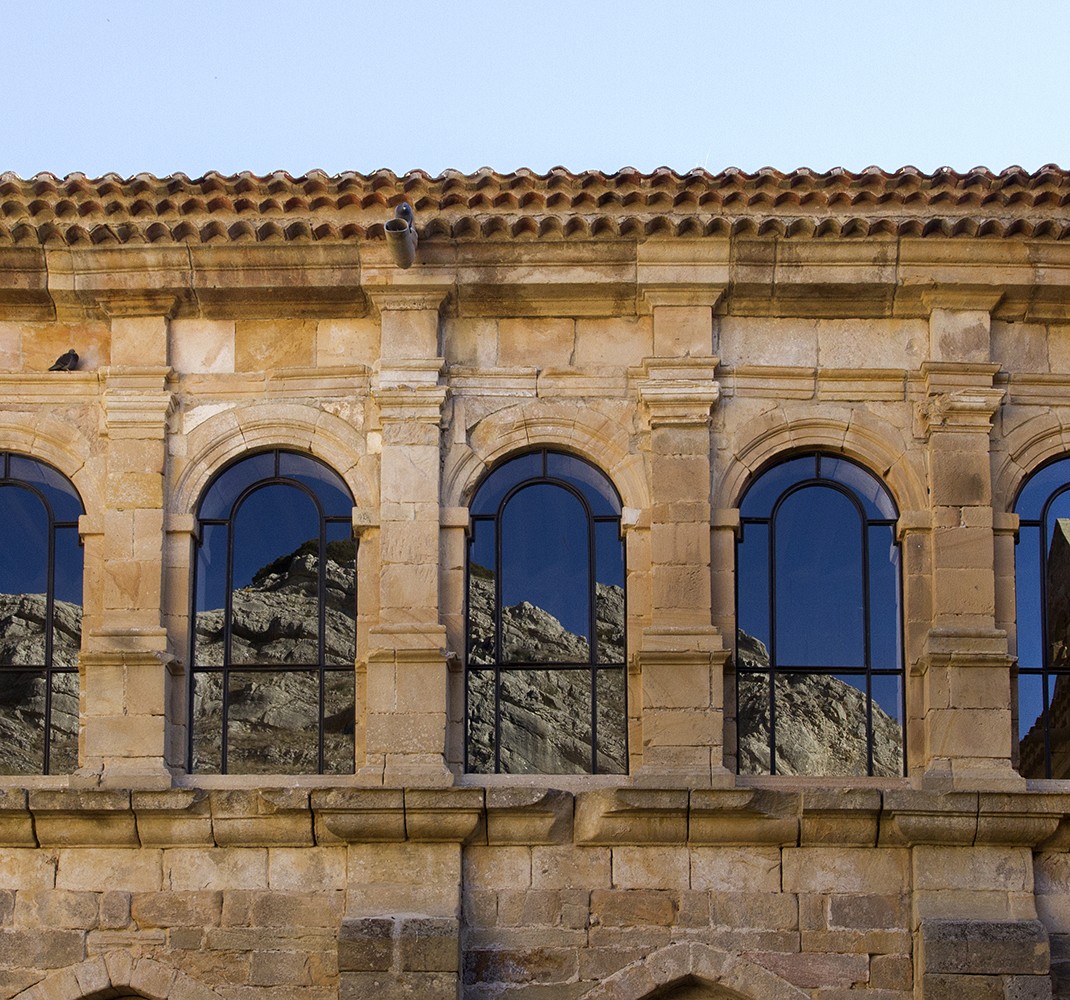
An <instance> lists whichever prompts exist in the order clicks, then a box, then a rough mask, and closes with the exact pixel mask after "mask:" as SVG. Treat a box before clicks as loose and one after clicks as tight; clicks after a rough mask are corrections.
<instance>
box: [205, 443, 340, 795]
mask: <svg viewBox="0 0 1070 1000" xmlns="http://www.w3.org/2000/svg"><path fill="white" fill-rule="evenodd" d="M269 454H271V455H272V456H273V458H274V473H273V474H272V475H270V476H265V477H261V478H259V479H256V480H255V481H254V482H251V483H249V484H246V485H245V486H244V487H242V488H241V489H240V490H239V492H238V493H237V494H236V495H235V497H234V499H233V500H232V501H231V503H230V505H229V513H228V515H227V516H226V517H201V516H200V514H199V513H198V518H197V532H196V548H197V549H198V550H199V548H200V546H201V539H202V537H203V530H204V528H206V527H209V526H212V525H221V526H224V527H225V528H226V530H227V567H226V589H225V591H224V595H225V596H224V600H225V606H224V613H223V663H222V665H220V666H215V665H203V666H197V665H196V664H197V630H196V628H191V629H190V659H189V662H190V671H189V684H188V692H187V698H188V708H189V716H188V723H189V733H188V740H187V757H186V769H187V771H189V772H191V773H192V772H193V740H194V724H193V715H194V708H195V705H194V682H195V680H196V677H197V675H198V674H210V673H215V674H221V675H222V692H221V694H222V726H223V731H222V733H221V735H220V763H221V767H220V771H219V773H220V774H227V773H228V768H227V754H228V730H229V718H230V715H229V710H230V673H231V671H232V670H237V671H239V672H241V673H311V672H313V671H315V672H316V674H317V679H318V685H319V711H318V713H317V716H318V734H317V751H316V755H317V771H316V773H318V774H323V773H324V735H325V734H324V720H325V682H326V675H327V674H328V673H331V672H344V671H348V672H353V671H354V669H355V665H354V664H344V663H338V664H334V663H327V662H326V642H325V633H326V572H325V566H326V559H325V553H326V546H327V525H328V524H347V525H352V523H353V521H352V518H353V515H352V511H350V513H349V514H348V515H328V514H325V513H324V511H323V504H322V502H321V500H320V498H319V497H318V496H317V495H316V492H315V490H313V489H311V488H310V487H309V486H308V485H307V484H305V483H302V482H300V481H299V480H297V479H294V478H293V477H292V476H288V475H285V474H282V473H280V471H279V461H280V458H281V457H282V456H283V455H290V456H295V457H298V458H302V459H308V460H309V461H311V462H314V463H316V464H317V465H322V466H323V467H324V468H326V469H328V470H329V471H331V472H332V474H333V470H330V469H329V466H325V465H323V463H322V462H320V460H319V459H316V458H314V457H313V456H311V455H307V454H305V453H303V452H298V451H290V450H288V449H284V448H275V449H272V450H271V451H270V452H269ZM263 455H264V452H254V453H253V454H251V455H243V456H242V457H241V458H239V459H237V460H235V461H234V462H231V463H230V464H229V465H227V466H226V467H224V468H223V469H221V470H220V471H219V472H218V473H216V474H215V476H213V477H212V479H211V481H210V482H209V483H208V485H207V486H206V487H205V489H204V493H203V494H202V499H201V503H200V504H198V509H199V508H200V506H201V505H202V504H203V502H204V499H205V498H206V497H207V496H208V495H209V492H210V491H211V489H212V487H213V486H214V485H215V483H216V482H217V481H218V480H219V478H220V477H221V476H222V475H224V474H225V473H227V472H229V471H230V470H231V469H233V468H234V467H235V466H237V465H239V464H241V463H242V462H244V461H248V460H249V459H256V458H260V457H261V456H263ZM277 485H283V486H290V487H294V488H296V489H298V490H300V491H301V492H302V493H304V494H305V495H306V496H308V497H309V499H310V500H311V501H312V503H313V504H314V505H315V508H316V511H317V513H318V515H319V556H318V566H319V569H318V580H317V591H318V593H317V598H318V605H319V614H318V618H317V645H318V648H319V660H318V661H317V662H316V663H240V664H233V663H232V662H231V636H232V627H233V596H234V576H233V572H234V518H235V516H236V514H237V512H238V511H239V510H240V508H241V505H242V503H243V501H244V500H245V499H246V498H248V497H249V496H251V495H252V494H253V493H255V492H257V491H258V490H260V489H263V488H265V487H268V486H277ZM347 492H348V491H347ZM349 499H350V503H352V496H350V498H349ZM353 545H354V558H355V557H356V545H357V541H356V539H354V542H353ZM198 562H199V560H198V559H196V558H194V559H193V586H192V591H191V595H190V597H191V615H190V621H191V622H192V621H194V620H195V616H196V602H197V596H198V583H199V580H198V574H197V565H198Z"/></svg>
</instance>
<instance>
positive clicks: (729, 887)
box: [691, 847, 781, 892]
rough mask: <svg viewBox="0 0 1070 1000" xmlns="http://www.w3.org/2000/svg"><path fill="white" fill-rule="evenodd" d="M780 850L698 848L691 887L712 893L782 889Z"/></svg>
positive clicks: (692, 858)
mask: <svg viewBox="0 0 1070 1000" xmlns="http://www.w3.org/2000/svg"><path fill="white" fill-rule="evenodd" d="M780 879H781V869H780V851H779V849H777V848H775V847H753V848H751V847H696V848H693V849H692V851H691V887H692V888H693V889H708V890H710V891H712V892H779V891H780Z"/></svg>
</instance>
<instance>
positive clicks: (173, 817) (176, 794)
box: [130, 788, 215, 847]
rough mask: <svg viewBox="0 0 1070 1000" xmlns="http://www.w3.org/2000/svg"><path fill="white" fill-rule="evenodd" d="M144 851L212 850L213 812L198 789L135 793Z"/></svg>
mask: <svg viewBox="0 0 1070 1000" xmlns="http://www.w3.org/2000/svg"><path fill="white" fill-rule="evenodd" d="M130 804H131V806H132V807H133V810H134V815H135V817H136V818H137V834H138V839H139V840H140V841H141V846H142V847H210V846H212V845H214V844H215V839H214V838H213V836H212V809H211V805H210V803H209V801H208V793H207V792H206V791H204V790H203V789H198V788H172V789H170V790H168V791H164V792H133V793H132V794H131V797H130Z"/></svg>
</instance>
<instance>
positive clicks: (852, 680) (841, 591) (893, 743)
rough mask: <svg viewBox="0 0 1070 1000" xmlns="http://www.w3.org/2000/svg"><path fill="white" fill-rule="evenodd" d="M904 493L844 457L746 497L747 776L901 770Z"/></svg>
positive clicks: (743, 755)
mask: <svg viewBox="0 0 1070 1000" xmlns="http://www.w3.org/2000/svg"><path fill="white" fill-rule="evenodd" d="M896 518H897V513H896V509H895V504H894V502H893V501H892V498H891V496H890V495H889V493H888V491H887V490H886V489H885V487H884V485H883V484H882V483H881V482H880V480H878V479H877V478H876V477H875V476H873V475H872V474H871V473H869V472H867V471H866V470H865V469H863V468H862V467H861V466H859V465H856V464H855V463H854V462H851V461H849V460H847V459H845V458H842V457H839V456H836V455H827V454H811V455H803V456H800V457H796V458H791V459H788V460H787V461H784V462H781V463H780V464H778V465H775V466H773V467H772V468H770V469H768V470H766V471H765V472H764V473H762V474H761V475H760V476H758V478H757V479H756V480H755V481H754V482H753V483H752V484H751V486H750V487H749V488H748V490H747V492H746V494H745V495H744V497H743V501H742V503H741V505H740V520H741V527H742V530H741V534H740V540H739V544H738V546H737V550H736V561H737V572H736V609H737V625H738V629H737V635H736V696H737V697H736V704H737V725H738V738H739V757H738V761H739V770H740V772H741V773H744V774H821V775H835V774H857V775H865V774H870V775H882V776H892V775H902V774H903V773H904V752H903V749H904V747H903V715H904V700H903V698H904V696H903V653H902V641H901V634H902V625H901V622H902V615H901V611H900V569H899V546H898V544H897V543H896V540H895V522H896Z"/></svg>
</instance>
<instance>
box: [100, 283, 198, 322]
mask: <svg viewBox="0 0 1070 1000" xmlns="http://www.w3.org/2000/svg"><path fill="white" fill-rule="evenodd" d="M99 304H100V310H101V312H103V313H104V315H105V316H107V317H108V319H139V318H144V317H151V316H159V317H161V318H162V319H170V318H171V317H172V316H174V314H175V312H176V310H177V309H178V306H179V299H178V296H177V295H175V294H174V293H173V292H165V291H157V290H155V289H152V288H140V289H130V290H124V291H121V292H109V293H108V294H107V295H102V296H101V297H100V303H99Z"/></svg>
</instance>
